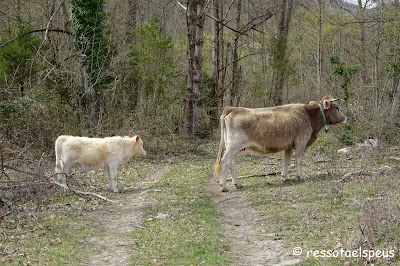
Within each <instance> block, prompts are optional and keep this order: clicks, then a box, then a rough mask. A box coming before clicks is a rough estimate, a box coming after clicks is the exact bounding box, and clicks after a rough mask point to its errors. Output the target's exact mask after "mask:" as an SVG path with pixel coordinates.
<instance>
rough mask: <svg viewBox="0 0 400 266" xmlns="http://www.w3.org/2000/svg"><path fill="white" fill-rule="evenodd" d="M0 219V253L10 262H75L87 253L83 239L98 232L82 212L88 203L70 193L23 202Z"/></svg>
mask: <svg viewBox="0 0 400 266" xmlns="http://www.w3.org/2000/svg"><path fill="white" fill-rule="evenodd" d="M18 208H20V210H18V211H14V213H15V214H13V215H10V216H7V217H4V218H3V219H2V220H1V223H0V229H1V239H2V241H1V245H0V251H1V253H2V255H3V257H2V258H1V260H0V262H1V263H7V264H10V265H27V264H34V265H76V264H78V263H79V262H81V261H82V260H83V259H84V258H85V257H86V256H87V254H89V253H90V251H91V250H90V247H89V246H88V245H86V244H85V241H84V240H85V239H86V238H87V237H91V236H94V235H99V234H100V232H95V231H94V230H93V228H92V227H91V224H92V223H93V220H92V219H91V218H89V217H88V216H86V215H85V213H86V209H87V208H89V209H90V208H92V203H90V202H85V201H82V199H80V198H77V197H76V196H73V195H69V196H68V195H67V196H65V195H61V197H60V198H59V197H57V195H54V197H52V198H47V199H46V202H42V204H37V203H35V204H34V203H32V202H30V203H26V204H24V205H21V206H19V207H18Z"/></svg>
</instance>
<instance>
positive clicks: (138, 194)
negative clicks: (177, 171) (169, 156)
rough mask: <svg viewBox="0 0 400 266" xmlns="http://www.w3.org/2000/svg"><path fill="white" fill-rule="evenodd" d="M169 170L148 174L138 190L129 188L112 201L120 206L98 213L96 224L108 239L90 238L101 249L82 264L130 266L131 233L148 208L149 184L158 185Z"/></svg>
mask: <svg viewBox="0 0 400 266" xmlns="http://www.w3.org/2000/svg"><path fill="white" fill-rule="evenodd" d="M169 169H170V167H168V166H166V167H163V168H161V169H159V170H156V171H155V172H154V173H152V174H150V175H147V176H146V177H145V178H144V179H142V180H141V181H140V183H138V184H136V185H135V188H131V189H130V188H128V189H125V190H124V191H123V193H120V194H117V195H116V196H115V197H113V200H117V201H118V203H117V204H115V205H111V206H110V207H107V208H105V209H104V210H102V211H101V213H98V215H97V216H98V217H97V220H98V221H99V224H98V225H96V226H98V227H99V228H101V229H102V230H104V231H105V236H103V237H95V238H89V239H87V242H88V243H89V244H91V245H95V246H96V247H97V248H98V252H97V253H96V254H93V255H92V256H91V257H90V258H89V259H88V260H87V261H85V262H84V263H83V264H82V265H96V266H97V265H119V266H120V265H130V264H131V260H130V256H131V255H132V252H133V246H134V243H133V242H132V241H133V240H132V239H131V238H130V237H129V232H132V231H133V230H136V229H137V228H140V225H141V224H142V222H143V215H144V210H145V208H146V206H147V205H148V204H149V203H148V202H147V201H146V198H145V194H146V193H147V192H148V191H149V190H148V186H149V184H150V183H153V182H157V181H158V180H159V178H161V177H162V176H163V175H164V173H166V172H167V171H168V170H169Z"/></svg>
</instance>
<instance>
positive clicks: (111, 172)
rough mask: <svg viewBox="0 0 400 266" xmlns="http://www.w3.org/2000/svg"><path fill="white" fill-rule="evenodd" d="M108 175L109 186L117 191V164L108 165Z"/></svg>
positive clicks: (113, 190)
mask: <svg viewBox="0 0 400 266" xmlns="http://www.w3.org/2000/svg"><path fill="white" fill-rule="evenodd" d="M106 169H107V175H108V187H109V188H110V190H111V191H112V192H115V193H117V192H118V189H117V185H116V184H115V177H116V176H117V166H115V165H109V166H107V167H106Z"/></svg>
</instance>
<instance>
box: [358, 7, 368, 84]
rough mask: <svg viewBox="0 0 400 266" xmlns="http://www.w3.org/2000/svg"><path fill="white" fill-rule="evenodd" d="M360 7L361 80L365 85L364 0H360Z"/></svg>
mask: <svg viewBox="0 0 400 266" xmlns="http://www.w3.org/2000/svg"><path fill="white" fill-rule="evenodd" d="M358 8H359V18H358V21H359V22H360V23H359V25H360V49H361V53H360V63H361V80H362V86H364V85H365V83H366V79H367V72H366V69H365V67H366V59H365V56H366V51H365V26H364V21H365V17H364V12H365V6H364V7H363V4H362V1H361V0H358Z"/></svg>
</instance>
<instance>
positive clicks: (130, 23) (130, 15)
mask: <svg viewBox="0 0 400 266" xmlns="http://www.w3.org/2000/svg"><path fill="white" fill-rule="evenodd" d="M136 14H137V0H128V9H127V16H126V32H125V33H126V40H127V42H128V43H131V42H132V41H133V36H132V34H131V31H132V30H133V29H136Z"/></svg>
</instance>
